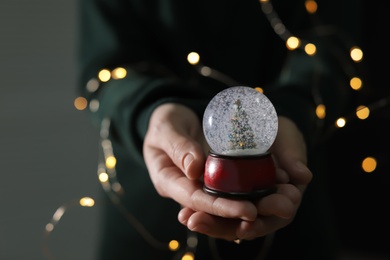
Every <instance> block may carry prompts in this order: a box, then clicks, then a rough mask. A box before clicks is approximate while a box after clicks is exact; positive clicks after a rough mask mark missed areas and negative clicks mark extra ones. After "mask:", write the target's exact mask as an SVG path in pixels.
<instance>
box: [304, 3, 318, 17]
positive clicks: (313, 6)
mask: <svg viewBox="0 0 390 260" xmlns="http://www.w3.org/2000/svg"><path fill="white" fill-rule="evenodd" d="M305 7H306V11H307V12H308V13H310V14H314V13H315V12H317V9H318V5H317V2H316V1H313V0H307V1H306V2H305Z"/></svg>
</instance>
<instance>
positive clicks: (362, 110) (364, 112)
mask: <svg viewBox="0 0 390 260" xmlns="http://www.w3.org/2000/svg"><path fill="white" fill-rule="evenodd" d="M356 116H357V117H358V118H359V119H362V120H364V119H367V117H369V116H370V109H369V108H368V107H366V106H359V107H358V108H357V109H356Z"/></svg>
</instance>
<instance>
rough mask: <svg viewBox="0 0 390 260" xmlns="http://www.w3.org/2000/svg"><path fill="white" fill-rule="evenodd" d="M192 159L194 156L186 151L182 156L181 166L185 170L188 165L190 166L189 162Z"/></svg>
mask: <svg viewBox="0 0 390 260" xmlns="http://www.w3.org/2000/svg"><path fill="white" fill-rule="evenodd" d="M193 160H194V156H193V155H192V154H190V153H188V154H187V155H186V156H185V157H184V161H183V167H184V169H185V170H187V168H188V166H190V164H191V163H192V161H193Z"/></svg>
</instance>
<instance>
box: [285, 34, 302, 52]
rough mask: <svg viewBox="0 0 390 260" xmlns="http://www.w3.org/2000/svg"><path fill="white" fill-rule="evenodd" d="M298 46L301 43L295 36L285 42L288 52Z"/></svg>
mask: <svg viewBox="0 0 390 260" xmlns="http://www.w3.org/2000/svg"><path fill="white" fill-rule="evenodd" d="M300 45H301V41H300V40H299V39H298V38H297V37H295V36H291V37H290V38H288V39H287V41H286V46H287V48H288V49H289V50H295V49H296V48H298V47H299V46H300Z"/></svg>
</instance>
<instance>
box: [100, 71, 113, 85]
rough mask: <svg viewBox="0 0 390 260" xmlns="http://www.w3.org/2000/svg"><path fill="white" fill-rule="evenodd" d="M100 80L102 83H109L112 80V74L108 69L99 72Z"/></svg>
mask: <svg viewBox="0 0 390 260" xmlns="http://www.w3.org/2000/svg"><path fill="white" fill-rule="evenodd" d="M98 78H99V80H100V81H101V82H107V81H109V80H110V78H111V72H110V71H109V70H107V69H102V70H101V71H99V74H98Z"/></svg>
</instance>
